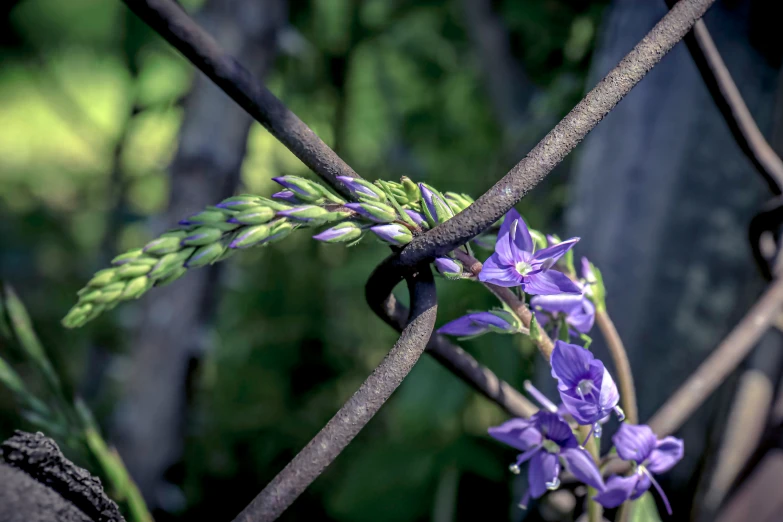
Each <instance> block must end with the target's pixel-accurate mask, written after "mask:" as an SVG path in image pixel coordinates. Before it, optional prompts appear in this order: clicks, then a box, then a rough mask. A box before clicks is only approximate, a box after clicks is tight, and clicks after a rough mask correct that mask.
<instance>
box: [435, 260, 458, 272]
mask: <svg viewBox="0 0 783 522" xmlns="http://www.w3.org/2000/svg"><path fill="white" fill-rule="evenodd" d="M435 268H436V269H437V270H438V272H440V273H441V274H443V275H459V274H461V273H462V265H460V264H459V263H457V262H456V261H454V260H453V259H451V258H450V257H438V258H436V259H435Z"/></svg>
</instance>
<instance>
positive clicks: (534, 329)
mask: <svg viewBox="0 0 783 522" xmlns="http://www.w3.org/2000/svg"><path fill="white" fill-rule="evenodd" d="M529 335H530V339H532V340H533V342H534V343H538V342H541V339H542V336H541V327H540V326H539V325H538V320H536V316H535V314H533V317H532V318H531V319H530V333H529Z"/></svg>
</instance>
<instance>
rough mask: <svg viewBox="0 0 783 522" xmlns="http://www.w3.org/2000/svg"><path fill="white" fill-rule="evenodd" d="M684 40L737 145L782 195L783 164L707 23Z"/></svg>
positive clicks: (671, 4)
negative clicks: (760, 127)
mask: <svg viewBox="0 0 783 522" xmlns="http://www.w3.org/2000/svg"><path fill="white" fill-rule="evenodd" d="M677 3H678V2H677V0H666V4H667V5H668V6H669V8H670V9H672V8H674V6H675V4H677ZM684 41H685V44H686V45H687V46H688V51H689V52H690V54H691V57H692V58H693V61H694V62H695V63H696V67H697V68H698V69H699V72H700V73H701V77H702V80H703V81H704V83H705V84H706V86H707V89H708V90H709V91H710V95H712V99H713V100H714V101H715V104H716V105H717V106H718V109H720V112H721V114H722V115H723V118H724V119H725V120H726V123H727V124H728V126H729V130H730V131H731V134H732V136H734V140H735V141H736V142H737V145H739V147H740V149H742V152H744V153H745V155H746V156H747V157H748V159H750V161H751V162H752V163H753V166H754V167H755V168H756V170H758V171H759V174H761V175H762V177H764V180H765V181H766V182H767V185H769V189H770V190H771V191H772V193H773V194H775V195H780V194H781V191H783V161H781V159H780V157H779V156H778V155H777V153H775V151H774V149H773V148H772V146H770V144H769V143H768V142H767V140H766V139H765V138H764V135H763V134H762V133H761V131H760V130H759V128H758V125H756V121H755V120H754V119H753V115H752V114H751V113H750V110H748V106H747V105H746V104H745V100H744V99H743V98H742V94H740V91H739V89H738V88H737V84H736V83H734V79H733V78H732V77H731V73H730V72H729V69H728V68H727V67H726V64H725V63H724V62H723V58H721V55H720V52H718V48H717V47H716V46H715V42H714V41H713V40H712V36H711V35H710V31H709V30H708V29H707V25H706V24H705V23H704V21H703V20H699V21H698V22H696V23H695V24H694V26H693V31H691V32H690V33H688V34H687V35H685V38H684Z"/></svg>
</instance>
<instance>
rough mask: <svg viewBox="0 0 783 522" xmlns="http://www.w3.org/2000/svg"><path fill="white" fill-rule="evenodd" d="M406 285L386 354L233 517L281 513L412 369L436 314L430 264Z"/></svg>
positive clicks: (254, 520) (261, 518) (262, 518)
mask: <svg viewBox="0 0 783 522" xmlns="http://www.w3.org/2000/svg"><path fill="white" fill-rule="evenodd" d="M408 289H409V291H410V295H411V302H412V303H413V310H412V313H411V319H410V321H409V323H408V325H407V326H406V327H405V329H404V330H403V332H402V335H400V338H399V340H398V341H397V342H396V343H395V345H394V347H393V348H392V349H391V351H390V352H389V354H388V355H387V356H386V357H385V358H384V359H383V361H381V363H380V364H379V365H378V367H377V368H376V369H375V370H374V371H373V372H372V374H371V375H370V376H369V377H368V378H367V380H366V381H364V383H363V384H362V385H361V387H360V388H359V389H358V390H357V391H356V393H354V394H353V396H352V397H351V398H350V399H348V402H346V403H345V404H344V405H343V406H342V408H340V411H338V412H337V414H335V416H334V417H332V419H331V420H330V421H329V422H328V423H327V424H326V426H324V427H323V429H322V430H321V431H319V432H318V434H317V435H316V436H315V437H314V438H313V440H311V441H310V443H308V444H307V446H305V447H304V449H303V450H302V451H300V452H299V454H298V455H297V456H296V457H294V459H293V460H292V461H291V462H289V463H288V465H287V466H286V467H285V468H283V470H282V471H281V472H280V473H278V475H277V476H276V477H275V478H274V479H273V480H272V482H270V483H269V485H268V486H267V487H265V488H264V490H263V491H261V493H259V494H258V496H256V498H255V499H253V501H252V502H251V503H250V504H249V505H248V506H247V507H246V508H245V509H244V510H242V512H241V513H240V514H239V515H238V516H237V517H236V518H235V519H234V522H268V521H272V520H275V519H276V518H277V517H279V516H280V515H281V514H282V513H283V511H285V509H286V508H287V507H288V506H290V505H291V503H293V501H294V500H296V498H297V497H298V496H299V495H300V494H302V492H303V491H304V490H305V489H306V488H307V487H308V486H309V485H310V484H311V483H312V482H313V481H314V480H315V479H316V478H317V477H318V476H319V475H320V474H321V472H322V471H323V470H324V469H325V468H326V467H327V466H328V465H329V464H331V463H332V461H333V460H334V459H335V458H336V457H337V456H338V455H339V454H340V452H342V450H343V449H344V448H345V447H346V446H347V445H348V443H350V442H351V441H352V440H353V438H354V437H355V436H356V435H357V434H358V433H359V431H360V430H361V429H362V428H364V426H365V425H366V424H367V423H368V422H369V421H370V419H372V418H373V416H374V415H375V414H376V413H377V412H378V410H379V409H380V408H381V406H383V404H384V403H385V402H386V400H387V399H388V398H389V397H390V396H391V394H392V393H393V392H394V391H395V390H396V389H397V387H398V386H399V385H400V384H401V383H402V380H403V379H404V378H405V377H406V376H407V375H408V373H409V372H410V371H411V370H412V369H413V366H414V364H416V362H417V361H418V360H419V357H420V356H421V354H422V353H423V352H424V347H425V346H426V345H427V341H428V340H429V338H430V334H431V333H432V329H433V327H434V326H435V316H436V313H437V302H436V296H435V284H434V282H433V280H432V272H431V271H430V268H429V267H428V266H425V267H423V268H421V269H420V270H419V271H418V272H416V273H414V274H413V275H412V276H411V277H410V278H409V279H408Z"/></svg>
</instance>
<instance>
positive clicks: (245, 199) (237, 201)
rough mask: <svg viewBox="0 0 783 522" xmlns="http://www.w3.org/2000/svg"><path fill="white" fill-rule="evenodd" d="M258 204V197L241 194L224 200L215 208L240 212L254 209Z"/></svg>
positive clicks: (259, 200) (259, 202)
mask: <svg viewBox="0 0 783 522" xmlns="http://www.w3.org/2000/svg"><path fill="white" fill-rule="evenodd" d="M259 204H261V198H259V197H258V196H253V195H250V194H243V195H241V196H234V197H231V198H228V199H224V200H223V201H221V202H220V203H218V204H217V205H215V206H216V207H218V208H222V209H226V210H237V211H240V212H241V211H244V210H248V209H251V208H253V207H256V206H258V205H259Z"/></svg>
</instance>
